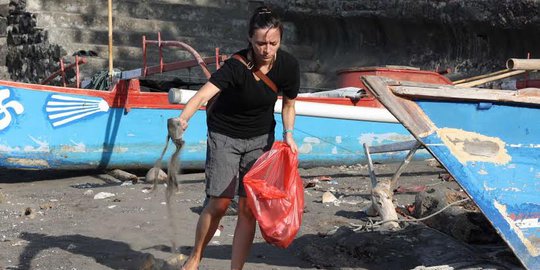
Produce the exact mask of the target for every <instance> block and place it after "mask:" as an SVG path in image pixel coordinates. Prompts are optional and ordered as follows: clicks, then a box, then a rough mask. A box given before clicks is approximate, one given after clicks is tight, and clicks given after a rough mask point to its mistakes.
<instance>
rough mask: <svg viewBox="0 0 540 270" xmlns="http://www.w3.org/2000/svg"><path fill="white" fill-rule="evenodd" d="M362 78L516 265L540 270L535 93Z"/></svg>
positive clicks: (539, 96)
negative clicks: (458, 187) (486, 224)
mask: <svg viewBox="0 0 540 270" xmlns="http://www.w3.org/2000/svg"><path fill="white" fill-rule="evenodd" d="M363 81H364V83H365V84H366V86H367V87H368V88H369V89H370V90H371V91H373V93H374V94H375V95H376V96H377V98H378V99H379V100H380V101H381V102H382V103H383V104H384V105H385V106H386V107H387V108H388V109H389V111H390V112H391V113H392V114H393V115H394V116H395V117H396V118H397V119H398V120H399V121H400V122H401V123H402V124H403V125H404V126H405V127H406V128H407V129H408V130H409V131H410V132H411V133H412V134H413V135H414V136H415V137H416V139H418V140H419V141H421V142H422V143H423V144H424V146H425V147H426V148H427V149H428V150H429V151H430V152H431V153H432V154H433V156H434V157H436V158H437V159H438V160H439V161H440V162H441V163H442V164H443V165H444V166H445V167H446V169H447V170H448V171H449V172H450V173H451V174H452V176H454V178H455V179H456V181H457V182H458V183H459V184H460V185H461V186H462V187H463V189H464V190H465V191H466V192H467V193H468V194H469V195H470V197H471V198H472V199H473V200H474V201H475V203H476V204H477V205H478V206H479V208H480V209H481V211H482V212H483V213H484V215H485V216H486V217H487V218H488V219H489V220H490V222H491V223H492V225H493V226H494V227H495V228H496V230H497V232H498V233H499V234H500V235H501V236H502V238H503V239H504V240H505V241H506V242H507V243H508V245H509V246H510V247H511V249H512V250H513V251H514V253H515V254H516V255H517V257H518V258H519V259H520V260H521V262H522V263H523V265H524V266H525V267H527V268H528V269H540V195H539V194H540V126H539V125H538V124H536V123H537V122H538V119H539V118H540V89H531V88H529V89H522V90H518V91H508V90H488V89H479V88H463V87H462V88H459V87H452V86H442V85H428V84H423V85H422V84H418V83H412V82H396V81H393V80H390V79H387V78H383V77H377V76H369V77H364V79H363Z"/></svg>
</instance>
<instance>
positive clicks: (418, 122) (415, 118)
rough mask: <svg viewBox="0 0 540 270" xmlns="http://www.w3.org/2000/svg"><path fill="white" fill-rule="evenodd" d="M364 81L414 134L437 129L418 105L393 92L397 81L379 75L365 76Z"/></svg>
mask: <svg viewBox="0 0 540 270" xmlns="http://www.w3.org/2000/svg"><path fill="white" fill-rule="evenodd" d="M362 81H363V82H364V85H365V86H366V87H367V88H368V89H369V90H371V92H372V93H373V94H374V95H375V96H376V97H377V99H379V100H380V101H381V103H383V104H384V105H385V107H386V108H387V109H388V110H389V111H390V112H391V113H392V114H393V115H394V116H395V117H396V118H397V119H398V120H399V121H400V122H401V123H402V124H403V126H405V128H407V129H408V130H409V131H410V132H411V133H412V134H424V133H431V132H433V131H434V130H435V129H436V128H435V125H433V123H432V122H431V120H429V118H428V117H427V116H426V115H425V114H424V112H423V111H422V110H420V108H418V105H416V104H415V103H414V102H413V101H410V100H407V99H405V98H402V97H399V96H395V95H394V94H393V93H392V91H391V90H390V88H392V87H395V85H399V84H398V83H397V82H395V81H392V80H389V79H387V78H384V77H379V76H363V77H362ZM416 139H419V138H416Z"/></svg>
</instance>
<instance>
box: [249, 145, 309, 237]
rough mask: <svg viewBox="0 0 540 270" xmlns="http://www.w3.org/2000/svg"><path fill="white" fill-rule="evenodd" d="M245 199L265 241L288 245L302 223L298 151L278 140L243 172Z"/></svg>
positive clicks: (301, 185) (302, 205) (302, 201)
mask: <svg viewBox="0 0 540 270" xmlns="http://www.w3.org/2000/svg"><path fill="white" fill-rule="evenodd" d="M244 187H245V189H246V193H247V202H248V205H249V207H250V208H251V211H252V212H253V215H254V216H255V218H256V219H257V221H258V222H259V228H260V229H261V233H262V235H263V237H264V239H265V240H266V242H268V243H270V244H273V245H276V246H278V247H282V248H286V247H288V246H289V245H290V244H291V243H292V241H293V240H294V237H295V236H296V233H298V230H299V229H300V224H301V223H302V214H303V213H304V187H303V184H302V179H301V178H300V174H299V173H298V154H293V153H292V151H291V148H290V147H289V146H288V145H287V144H286V143H284V142H281V141H277V142H275V143H274V145H272V149H270V151H268V152H266V153H264V154H263V155H262V156H261V157H260V158H259V159H258V160H257V161H256V162H255V164H254V165H253V167H252V168H251V170H249V172H247V174H246V175H245V176H244Z"/></svg>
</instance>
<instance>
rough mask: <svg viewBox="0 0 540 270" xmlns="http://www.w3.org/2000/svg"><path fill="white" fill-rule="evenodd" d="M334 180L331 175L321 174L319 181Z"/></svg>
mask: <svg viewBox="0 0 540 270" xmlns="http://www.w3.org/2000/svg"><path fill="white" fill-rule="evenodd" d="M330 180H332V177H330V176H319V181H323V182H324V181H330Z"/></svg>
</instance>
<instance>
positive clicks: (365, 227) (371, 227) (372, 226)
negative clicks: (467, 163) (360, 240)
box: [349, 198, 470, 232]
mask: <svg viewBox="0 0 540 270" xmlns="http://www.w3.org/2000/svg"><path fill="white" fill-rule="evenodd" d="M469 200H470V198H465V199H462V200H459V201H455V202H453V203H450V204H448V205H446V206H445V207H443V208H441V209H440V210H438V211H436V212H435V213H433V214H431V215H429V216H425V217H423V218H418V219H416V218H411V217H408V219H389V220H382V221H379V222H373V220H372V219H371V218H368V221H367V223H366V224H364V225H361V224H354V223H349V224H350V225H351V226H353V227H356V228H354V229H353V231H355V232H356V231H361V230H366V231H374V230H375V229H376V228H378V227H380V226H381V225H383V224H385V223H388V222H409V223H413V222H415V223H416V222H420V221H424V220H426V219H430V218H432V217H434V216H436V215H438V214H440V213H442V212H443V211H444V210H446V209H448V208H449V207H451V206H454V205H457V204H460V203H463V202H466V201H469Z"/></svg>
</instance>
